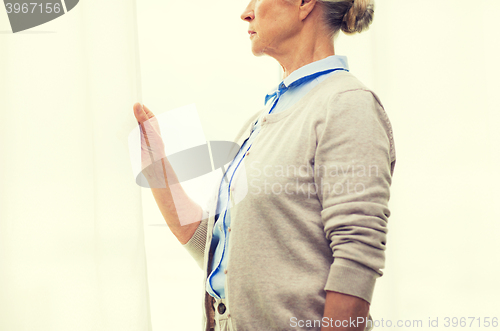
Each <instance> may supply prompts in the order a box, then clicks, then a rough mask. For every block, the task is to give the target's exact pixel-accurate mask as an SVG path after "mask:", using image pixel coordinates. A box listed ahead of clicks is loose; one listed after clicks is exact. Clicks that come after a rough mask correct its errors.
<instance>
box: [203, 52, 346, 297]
mask: <svg viewBox="0 0 500 331" xmlns="http://www.w3.org/2000/svg"><path fill="white" fill-rule="evenodd" d="M338 70H345V71H349V68H348V64H347V58H346V57H345V56H339V55H332V56H329V57H327V58H325V59H322V60H319V61H316V62H312V63H309V64H307V65H305V66H303V67H301V68H299V69H297V70H295V71H294V72H292V73H291V74H290V75H289V76H288V77H287V78H285V79H284V80H283V81H282V82H281V83H280V84H279V85H278V87H277V88H275V89H273V90H272V91H270V92H269V93H268V94H267V95H266V98H265V109H264V112H265V113H267V114H271V113H273V114H275V113H278V112H281V111H284V110H286V109H288V108H290V107H291V106H293V105H294V104H295V103H297V102H298V101H299V100H300V99H301V98H302V97H303V96H305V95H306V94H307V93H308V92H309V91H310V90H311V89H312V88H314V87H315V86H316V85H318V84H319V83H320V82H322V81H323V80H325V79H326V78H328V77H329V76H330V75H331V74H333V73H335V72H336V71H338ZM259 132H260V119H259V120H257V122H255V125H254V127H253V129H252V132H251V133H250V136H249V137H248V138H247V139H246V140H245V141H244V142H243V145H242V146H241V148H240V150H239V151H238V154H237V155H236V156H235V157H234V159H233V161H232V162H231V164H230V165H229V168H228V169H227V171H226V173H225V175H224V177H223V178H222V180H221V184H220V187H219V196H218V200H217V209H216V216H215V224H214V230H213V237H212V244H211V248H210V249H211V252H213V259H212V266H211V273H210V274H209V275H208V277H207V282H206V290H207V292H208V293H209V294H210V295H211V296H213V297H214V298H217V299H220V298H225V291H224V282H225V278H226V277H225V270H226V267H227V251H226V249H227V245H228V241H229V233H230V231H231V214H230V212H229V210H230V207H231V206H230V202H229V191H230V190H234V187H231V183H232V179H233V176H234V173H235V172H236V171H237V170H238V167H239V165H240V164H241V162H242V161H243V158H244V157H245V155H246V153H247V152H248V151H249V150H250V148H251V146H252V143H253V141H254V140H255V137H256V136H257V135H258V133H259Z"/></svg>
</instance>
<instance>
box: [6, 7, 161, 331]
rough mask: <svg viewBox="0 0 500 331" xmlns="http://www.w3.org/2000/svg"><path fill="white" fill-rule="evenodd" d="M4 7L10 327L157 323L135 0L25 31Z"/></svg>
mask: <svg viewBox="0 0 500 331" xmlns="http://www.w3.org/2000/svg"><path fill="white" fill-rule="evenodd" d="M2 7H3V6H2ZM0 11H1V12H2V13H1V15H2V16H1V20H0V21H1V23H2V26H1V30H2V31H3V33H1V34H0V100H1V109H0V157H1V163H0V164H1V170H0V173H1V174H0V311H1V314H0V329H1V330H12V331H14V330H15V331H17V330H37V331H41V330H47V331H58V330H60V331H67V330H86V331H87V330H102V331H110V330H120V331H125V330H130V331H138V330H151V323H150V320H151V319H150V309H149V295H148V284H147V273H146V259H145V248H144V232H143V222H142V206H141V191H140V188H139V187H138V186H137V185H135V183H134V181H133V176H132V170H131V168H130V160H129V154H128V149H127V133H128V132H129V131H130V130H131V129H132V128H133V127H134V125H137V123H136V122H135V120H134V118H133V115H132V105H133V103H134V102H137V101H141V94H140V86H141V85H140V75H139V59H138V55H137V54H138V46H137V27H136V8H135V1H134V0H108V1H95V0H84V1H81V2H80V3H79V4H78V5H77V6H76V7H75V8H74V9H73V10H71V11H70V12H68V13H66V14H65V15H63V16H61V17H59V18H57V19H55V20H53V21H51V22H48V23H46V24H44V25H40V26H38V27H35V28H33V29H30V30H26V31H24V32H19V33H16V34H12V33H6V31H7V30H9V28H10V27H9V25H8V20H7V15H6V14H5V12H4V11H3V10H0ZM4 15H5V16H4Z"/></svg>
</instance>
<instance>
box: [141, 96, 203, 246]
mask: <svg viewBox="0 0 500 331" xmlns="http://www.w3.org/2000/svg"><path fill="white" fill-rule="evenodd" d="M133 108H134V115H135V118H136V119H137V122H138V123H139V125H140V128H141V164H142V173H143V174H144V176H145V177H146V179H147V181H148V183H149V187H150V188H151V191H152V193H153V196H154V198H155V200H156V203H157V205H158V207H159V208H160V211H161V213H162V215H163V218H164V219H165V221H166V222H167V225H168V226H169V228H170V230H171V231H172V233H173V234H174V235H175V236H176V237H177V239H178V240H179V241H180V242H181V244H185V243H187V242H188V241H189V239H191V237H192V235H193V234H194V232H195V231H196V228H197V227H198V225H199V224H200V221H201V217H202V214H203V210H202V208H201V207H200V206H199V205H198V204H196V203H195V202H194V201H193V200H191V199H190V198H189V196H188V195H187V194H186V193H185V192H184V190H183V189H182V186H181V184H180V183H179V180H178V179H177V176H176V174H175V172H174V169H173V168H172V166H171V165H170V163H169V162H168V159H167V157H166V156H165V145H164V143H163V139H162V138H161V132H160V126H159V124H158V120H157V118H156V117H155V116H154V114H153V113H152V112H151V111H150V110H149V109H148V108H147V107H146V106H141V104H140V103H136V104H134V107H133Z"/></svg>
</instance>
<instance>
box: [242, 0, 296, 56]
mask: <svg viewBox="0 0 500 331" xmlns="http://www.w3.org/2000/svg"><path fill="white" fill-rule="evenodd" d="M300 1H301V0H251V1H250V3H249V4H248V6H247V8H246V9H245V11H244V12H243V14H241V19H242V20H244V21H247V22H248V23H249V26H248V33H249V34H250V40H251V42H252V52H253V54H254V55H263V54H267V55H269V56H273V57H274V56H275V55H282V54H286V53H287V52H290V51H292V50H293V48H294V46H295V44H294V37H295V36H296V35H297V33H298V32H299V28H300V25H299V24H300V22H301V21H300V19H299V7H300Z"/></svg>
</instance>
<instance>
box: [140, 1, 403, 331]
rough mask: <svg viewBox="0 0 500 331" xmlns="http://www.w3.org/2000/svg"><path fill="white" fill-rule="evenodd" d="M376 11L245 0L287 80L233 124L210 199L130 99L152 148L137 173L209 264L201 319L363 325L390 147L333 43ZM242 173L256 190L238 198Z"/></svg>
mask: <svg viewBox="0 0 500 331" xmlns="http://www.w3.org/2000/svg"><path fill="white" fill-rule="evenodd" d="M372 17H373V3H372V2H371V1H370V0H252V1H251V2H250V3H249V4H248V6H247V8H246V9H245V11H244V12H243V14H242V15H241V18H242V19H243V20H244V21H246V22H248V23H249V27H248V30H249V31H248V32H249V34H250V40H251V44H252V52H253V54H255V55H264V54H265V55H269V56H271V57H273V58H275V59H276V60H277V61H278V62H279V63H280V65H281V66H282V68H283V71H284V80H283V81H282V82H281V83H280V84H279V85H278V86H277V87H276V89H275V90H273V91H271V92H270V93H269V94H268V95H267V96H266V98H265V101H266V102H265V107H264V109H261V110H259V111H258V112H257V113H256V114H254V115H253V116H252V117H251V118H250V119H249V120H247V121H246V123H245V124H244V126H243V127H242V129H241V131H240V132H239V134H238V136H237V137H236V142H237V143H238V146H239V145H240V144H241V148H240V150H239V151H238V152H237V154H236V153H235V154H236V156H235V157H234V159H233V161H232V162H231V164H230V166H229V168H228V169H227V171H226V173H225V174H224V176H223V178H222V179H221V182H220V185H218V186H217V188H216V190H215V191H214V193H215V194H214V196H213V198H212V200H211V201H210V202H209V204H208V205H207V206H206V207H205V209H202V208H201V207H200V206H198V205H197V204H196V203H194V202H193V201H192V200H191V199H189V197H188V196H187V195H186V194H185V193H184V191H183V190H182V187H181V186H180V185H179V183H178V181H177V178H176V176H175V173H174V172H173V170H172V168H171V166H170V164H169V162H168V160H167V159H166V158H165V155H164V154H162V152H161V150H162V141H161V137H160V135H159V133H158V130H157V126H155V124H154V123H155V122H154V121H155V117H154V115H153V113H152V112H151V111H150V110H149V109H147V108H146V107H144V106H141V105H140V104H139V103H137V104H135V105H134V114H135V116H136V119H137V121H138V123H139V124H140V125H141V132H143V138H144V139H143V146H144V148H143V150H144V155H143V158H148V155H149V157H152V160H153V161H151V162H149V163H147V164H146V165H145V166H144V168H145V169H144V175H145V176H146V178H147V179H148V181H149V182H150V183H151V184H152V186H151V187H152V191H153V194H154V197H155V199H156V201H157V203H158V206H159V208H160V210H161V212H162V214H163V216H164V218H165V220H166V222H167V224H168V225H169V227H170V229H171V230H172V232H173V233H174V235H175V236H176V237H177V238H178V240H179V241H180V242H181V244H183V245H184V247H185V248H186V249H187V250H188V251H189V252H190V254H191V255H192V256H193V257H194V258H195V260H196V261H197V262H198V263H199V265H200V266H201V267H202V269H203V270H204V285H203V291H204V300H203V310H204V330H212V329H214V330H220V331H222V330H237V331H243V330H252V331H253V330H266V331H267V330H322V331H325V330H365V329H366V330H369V329H371V328H372V325H371V323H370V322H372V320H371V316H370V315H369V307H370V303H371V300H372V294H373V290H374V286H375V281H376V279H377V278H378V277H380V276H381V275H382V271H381V270H380V269H382V268H383V267H384V262H385V255H384V252H385V249H386V234H387V222H388V218H389V215H390V211H389V209H388V201H389V196H390V185H391V179H392V175H393V171H394V166H395V161H396V157H395V149H394V142H393V136H392V129H391V124H390V122H389V119H388V117H387V115H386V113H385V111H384V109H383V107H382V105H381V103H380V100H379V99H378V97H377V96H376V95H375V94H374V93H373V92H372V91H370V90H369V89H367V88H366V87H365V86H364V85H363V84H362V83H361V82H359V81H358V80H357V79H356V78H355V77H354V76H353V75H352V74H350V73H349V71H348V67H347V61H346V58H345V57H343V56H337V55H335V50H334V44H333V40H334V38H335V36H336V35H337V34H338V32H339V31H340V30H342V31H344V32H345V33H354V32H361V31H363V30H364V29H366V28H367V27H368V26H369V24H370V23H371V21H372ZM155 150H156V152H155ZM155 153H156V154H155ZM159 161H161V162H159ZM151 163H152V165H150V164H151ZM155 168H156V170H154V169H155ZM151 169H153V170H151ZM245 169H246V170H248V171H246V170H245ZM165 177H166V178H165ZM242 179H243V180H242ZM247 180H248V181H247ZM155 181H156V184H155ZM158 182H159V183H160V184H158ZM162 183H163V184H162ZM245 183H249V184H250V187H251V189H250V190H249V191H248V194H246V196H245V197H244V198H243V199H241V201H238V202H237V203H236V201H234V200H235V195H237V192H238V190H240V191H241V190H244V189H245V188H244V187H243V186H245Z"/></svg>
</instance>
